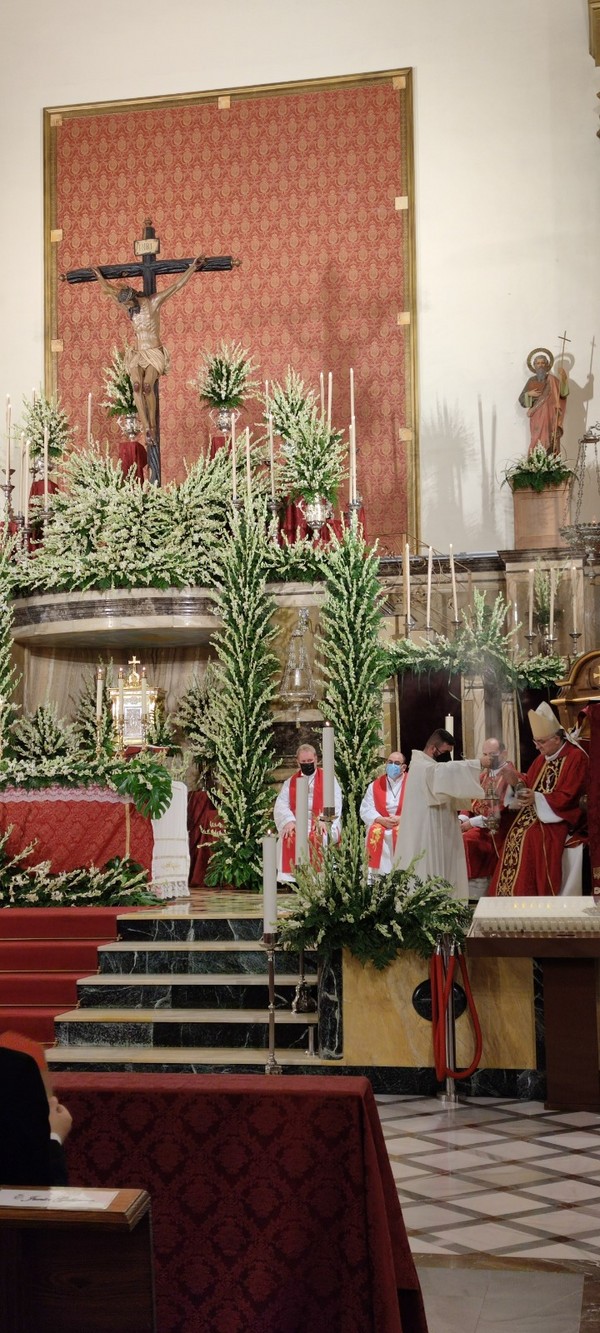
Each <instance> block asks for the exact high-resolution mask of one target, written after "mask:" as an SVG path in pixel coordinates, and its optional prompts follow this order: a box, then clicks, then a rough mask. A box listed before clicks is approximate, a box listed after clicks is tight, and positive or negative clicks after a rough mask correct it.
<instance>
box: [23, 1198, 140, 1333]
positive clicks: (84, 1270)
mask: <svg viewBox="0 0 600 1333" xmlns="http://www.w3.org/2000/svg"><path fill="white" fill-rule="evenodd" d="M23 1192H25V1191H23ZM39 1192H40V1191H36V1193H39ZM61 1193H63V1194H68V1193H70V1191H69V1190H63V1191H61V1190H56V1191H53V1194H55V1195H56V1196H59V1195H60V1194H61ZM0 1328H1V1329H2V1333H34V1331H35V1333H50V1330H51V1329H52V1330H53V1333H56V1330H57V1329H60V1333H107V1329H110V1333H155V1330H156V1321H155V1315H154V1277H153V1268H152V1224H151V1215H150V1198H149V1195H148V1194H146V1192H145V1190H119V1191H118V1192H117V1193H116V1197H115V1198H114V1199H113V1200H112V1202H111V1203H110V1204H109V1206H108V1208H106V1209H102V1210H85V1208H82V1210H81V1211H73V1210H72V1209H69V1210H67V1209H61V1208H60V1207H59V1206H57V1207H55V1208H26V1207H23V1208H21V1207H0Z"/></svg>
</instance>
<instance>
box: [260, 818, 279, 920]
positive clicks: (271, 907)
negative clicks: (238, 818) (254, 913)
mask: <svg viewBox="0 0 600 1333" xmlns="http://www.w3.org/2000/svg"><path fill="white" fill-rule="evenodd" d="M262 870H263V934H265V935H275V933H276V931H277V839H276V837H275V835H274V834H273V833H266V834H265V836H264V838H263V840H262Z"/></svg>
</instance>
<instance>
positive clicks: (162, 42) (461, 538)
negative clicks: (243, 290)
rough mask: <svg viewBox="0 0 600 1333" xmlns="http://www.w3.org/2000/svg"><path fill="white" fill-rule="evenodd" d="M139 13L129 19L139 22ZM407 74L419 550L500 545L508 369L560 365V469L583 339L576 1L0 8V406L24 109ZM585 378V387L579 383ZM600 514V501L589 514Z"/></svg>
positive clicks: (590, 180)
mask: <svg viewBox="0 0 600 1333" xmlns="http://www.w3.org/2000/svg"><path fill="white" fill-rule="evenodd" d="M142 16H143V18H142ZM407 65H410V66H412V67H413V68H414V71H415V135H416V144H415V147H416V154H415V156H416V210H417V260H418V272H417V281H418V309H419V329H418V346H419V398H420V422H421V467H422V482H423V486H422V535H423V539H424V540H425V541H426V542H429V541H431V542H432V543H433V544H434V545H435V546H437V547H438V548H439V549H440V550H444V549H447V546H448V542H449V541H453V542H454V543H455V546H456V547H458V548H462V549H464V550H490V549H493V548H496V547H501V548H502V547H505V546H509V545H510V544H511V541H512V520H511V514H510V504H509V500H510V497H509V496H508V494H507V490H506V487H505V488H504V489H503V490H502V491H500V490H499V488H498V483H499V480H500V479H501V475H502V468H503V466H504V464H505V463H506V462H507V461H508V460H509V459H512V458H514V457H515V456H517V455H518V454H519V453H521V452H523V451H524V449H525V447H526V441H527V431H526V425H525V422H524V420H523V413H522V411H521V409H520V408H519V407H518V405H517V401H516V400H517V398H518V395H519V392H520V390H521V388H522V386H523V384H524V382H525V378H526V375H527V371H526V366H525V358H526V355H527V352H528V351H529V350H530V348H532V347H533V346H538V345H540V344H542V345H545V346H548V347H550V348H551V349H553V350H555V351H556V350H558V336H559V334H561V333H562V331H563V329H564V328H565V327H566V329H567V333H568V336H569V338H570V339H571V342H570V345H569V350H570V351H571V352H572V355H573V357H574V364H573V372H572V396H571V399H570V402H569V407H568V412H567V421H566V431H565V445H566V448H567V452H568V453H569V454H570V455H572V456H574V455H575V453H576V442H577V438H578V436H579V435H580V434H581V433H582V427H583V424H584V419H585V413H586V411H587V419H588V421H589V422H591V423H593V422H595V421H596V420H597V418H598V417H600V398H599V395H598V393H596V396H595V399H594V397H593V395H592V397H591V400H590V401H587V402H586V401H585V394H586V392H587V395H588V399H589V398H590V390H589V387H588V390H587V391H586V389H585V386H586V384H587V382H588V375H589V369H590V357H591V354H592V341H593V340H594V339H595V341H596V344H598V343H600V332H599V328H598V313H597V306H598V296H599V294H600V282H599V277H600V252H599V246H598V240H597V237H598V217H599V216H600V187H599V180H600V174H599V156H600V143H599V141H598V139H597V138H596V129H597V127H598V123H599V122H598V109H599V104H598V102H597V101H596V91H597V89H598V88H599V87H600V80H599V78H598V71H596V69H595V67H594V63H593V60H592V58H591V56H590V55H589V54H588V51H587V4H586V0H494V2H493V3H492V0H370V3H369V4H364V3H363V0H224V3H222V4H221V5H218V4H215V3H207V0H170V3H169V4H165V3H164V0H144V4H143V5H139V4H133V3H132V0H129V3H128V0H103V3H102V4H101V5H100V6H98V5H97V4H96V3H93V4H92V3H90V0H55V2H54V3H53V4H51V5H50V4H48V3H47V0H19V2H17V0H4V5H3V21H2V32H1V33H0V116H1V121H0V124H1V125H2V131H1V138H0V172H1V176H0V179H1V180H2V183H3V186H4V190H3V204H2V209H1V213H0V255H1V258H2V280H1V281H2V290H3V295H4V301H3V313H2V320H1V321H0V395H2V394H5V393H10V394H11V397H12V399H13V401H14V402H15V403H16V404H18V403H20V399H21V395H22V394H23V393H30V392H31V386H32V385H33V384H34V383H36V382H38V383H39V382H40V379H41V376H42V371H43V305H42V293H43V264H42V114H41V113H42V108H43V107H44V106H55V105H60V104H63V105H64V104H74V103H79V102H93V101H105V100H111V99H119V98H129V97H136V96H152V95H157V94H161V93H176V92H190V91H194V90H203V89H213V88H214V89H217V88H227V87H235V86H239V85H244V84H263V83H271V82H275V81H287V80H292V79H301V78H319V77H327V76H332V75H336V74H345V73H362V72H367V71H369V70H381V69H390V68H394V67H398V66H407ZM595 368H596V367H595V359H594V360H593V362H592V374H593V373H594V371H595ZM596 508H597V509H600V504H598V505H597V506H596Z"/></svg>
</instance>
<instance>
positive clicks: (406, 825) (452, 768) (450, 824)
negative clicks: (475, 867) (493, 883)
mask: <svg viewBox="0 0 600 1333" xmlns="http://www.w3.org/2000/svg"><path fill="white" fill-rule="evenodd" d="M453 746H454V737H453V735H452V734H451V732H449V731H444V730H443V729H441V728H440V729H439V730H438V731H434V732H433V734H432V735H431V736H430V737H429V740H428V742H427V744H426V746H425V749H424V750H413V752H412V755H411V761H410V771H409V774H408V777H407V779H406V792H405V796H404V804H403V808H402V819H401V821H400V827H399V829H398V841H397V843H396V852H395V855H394V864H395V865H397V866H400V867H401V869H403V870H406V869H407V867H408V866H409V865H410V863H411V861H413V860H414V859H415V858H416V857H419V858H420V859H419V860H418V862H417V865H416V867H415V870H416V874H417V875H419V877H420V878H421V879H424V878H425V877H426V876H427V875H441V877H442V878H443V879H447V880H448V881H449V883H450V884H451V885H452V887H453V889H454V896H455V897H456V898H467V897H468V881H467V863H466V859H465V850H464V847H463V837H462V833H461V831H460V824H459V821H458V819H457V813H458V811H459V810H464V808H465V805H466V804H467V803H468V802H469V801H471V800H472V799H473V798H474V797H476V796H480V797H481V796H484V795H485V793H484V790H483V787H481V786H480V785H479V782H478V775H479V760H477V759H458V760H451V761H450V762H446V763H440V762H439V761H440V760H441V759H442V758H443V756H444V755H448V754H450V752H451V750H452V749H453Z"/></svg>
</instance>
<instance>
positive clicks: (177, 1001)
mask: <svg viewBox="0 0 600 1333" xmlns="http://www.w3.org/2000/svg"><path fill="white" fill-rule="evenodd" d="M299 980H300V977H299V974H298V973H281V974H280V975H279V976H278V977H277V979H276V986H275V1005H276V1006H277V1008H282V1009H289V1008H290V1006H291V1003H292V1000H293V999H294V996H295V993H296V987H297V985H298V982H299ZM306 981H307V983H308V985H309V986H310V988H311V992H312V994H313V995H314V996H315V999H316V994H317V989H316V988H317V977H316V974H315V973H310V974H309V973H307V974H306ZM77 996H78V1001H79V1004H80V1006H81V1008H83V1009H89V1008H90V1007H91V1008H97V1007H100V1008H101V1007H104V1008H113V1007H114V1008H117V1009H119V1008H131V1009H144V1008H153V1009H169V1008H171V1007H172V1008H175V1009H243V1008H245V1007H246V1006H247V1007H248V1008H249V1009H265V1008H267V1006H268V1003H269V988H268V982H267V977H266V976H265V975H264V974H258V973H257V974H256V975H254V976H252V975H251V974H250V975H249V974H248V973H244V972H242V973H239V972H232V973H228V972H216V973H215V972H212V973H211V972H208V973H177V974H175V975H173V973H170V972H165V973H161V972H154V973H152V974H151V975H142V974H140V973H133V974H131V973H130V974H128V975H125V976H118V975H115V974H114V973H106V974H104V975H102V974H96V975H95V976H92V977H81V978H80V979H79V981H78V983H77Z"/></svg>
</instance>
